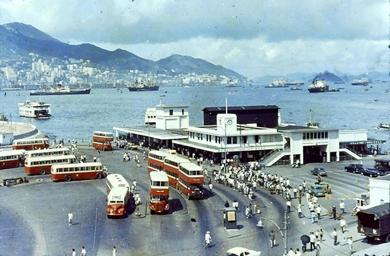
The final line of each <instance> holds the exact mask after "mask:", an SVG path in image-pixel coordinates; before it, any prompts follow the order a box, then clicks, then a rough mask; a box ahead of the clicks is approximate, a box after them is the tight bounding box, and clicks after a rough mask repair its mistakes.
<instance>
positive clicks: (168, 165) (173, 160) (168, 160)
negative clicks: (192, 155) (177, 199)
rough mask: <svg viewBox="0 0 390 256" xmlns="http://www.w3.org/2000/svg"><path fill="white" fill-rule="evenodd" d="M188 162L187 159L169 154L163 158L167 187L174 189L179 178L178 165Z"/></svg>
mask: <svg viewBox="0 0 390 256" xmlns="http://www.w3.org/2000/svg"><path fill="white" fill-rule="evenodd" d="M187 162H190V161H189V160H188V159H187V158H184V157H181V156H178V155H172V154H169V155H167V156H166V157H165V158H164V171H165V172H166V173H167V175H168V180H169V185H171V186H173V187H175V188H176V185H177V180H178V178H179V165H180V164H181V163H187Z"/></svg>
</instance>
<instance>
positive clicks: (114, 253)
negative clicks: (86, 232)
mask: <svg viewBox="0 0 390 256" xmlns="http://www.w3.org/2000/svg"><path fill="white" fill-rule="evenodd" d="M112 256H116V247H115V246H114V247H112Z"/></svg>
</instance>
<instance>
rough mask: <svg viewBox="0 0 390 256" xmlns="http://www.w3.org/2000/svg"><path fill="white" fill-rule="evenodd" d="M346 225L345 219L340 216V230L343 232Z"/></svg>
mask: <svg viewBox="0 0 390 256" xmlns="http://www.w3.org/2000/svg"><path fill="white" fill-rule="evenodd" d="M346 225H347V222H346V221H345V219H344V218H341V219H340V228H341V232H342V233H344V232H345V227H346Z"/></svg>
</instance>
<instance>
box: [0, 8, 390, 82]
mask: <svg viewBox="0 0 390 256" xmlns="http://www.w3.org/2000/svg"><path fill="white" fill-rule="evenodd" d="M299 3H300V4H299V5H298V4H297V2H294V1H292V2H291V1H289V2H287V1H278V2H277V3H273V2H271V1H249V2H245V3H241V2H237V1H223V2H219V1H208V2H207V6H202V5H200V4H199V3H197V2H196V1H173V0H166V1H158V2H157V1H156V2H149V1H148V2H146V1H137V0H134V1H133V0H132V1H113V2H112V3H108V2H94V1H83V3H80V2H79V1H70V2H67V3H66V4H64V3H62V2H60V1H55V2H50V4H49V2H47V1H45V0H39V1H21V0H7V1H2V2H1V3H0V23H1V24H4V23H8V22H14V21H17V22H23V23H27V24H31V25H33V26H34V27H37V28H38V29H40V30H42V31H44V32H46V33H48V34H50V35H51V36H53V37H55V38H58V39H59V40H61V41H63V42H66V43H71V44H79V43H92V44H95V45H97V46H100V47H103V48H105V49H109V50H115V49H117V48H121V49H125V50H128V51H130V52H132V53H134V54H136V55H138V56H140V57H143V58H148V59H152V60H158V59H161V58H164V57H167V56H169V55H171V54H175V53H177V54H182V55H189V56H193V57H196V58H202V59H205V60H207V61H210V62H212V63H214V64H220V65H223V66H224V67H226V68H230V69H233V70H235V71H237V72H239V73H241V74H243V75H245V76H247V77H249V78H253V77H258V76H264V75H283V74H288V73H302V72H305V73H316V72H321V71H324V70H329V71H332V72H340V73H348V74H359V73H365V72H370V71H382V72H386V71H387V70H388V63H389V55H388V54H386V53H387V52H386V51H387V50H388V48H387V47H388V41H387V39H388V27H389V24H388V23H389V20H388V17H387V13H388V11H389V5H388V2H387V1H380V0H377V1H370V2H365V1H336V0H334V1H321V2H315V3H314V2H311V1H299ZM48 6H49V7H48ZM36 13H41V15H36ZM351 63H353V65H351Z"/></svg>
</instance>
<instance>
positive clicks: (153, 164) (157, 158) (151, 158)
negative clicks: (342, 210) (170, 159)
mask: <svg viewBox="0 0 390 256" xmlns="http://www.w3.org/2000/svg"><path fill="white" fill-rule="evenodd" d="M168 155H169V153H168V152H165V151H158V150H152V151H150V152H149V155H148V172H149V173H150V172H153V171H162V170H164V159H165V157H166V156H168Z"/></svg>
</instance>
